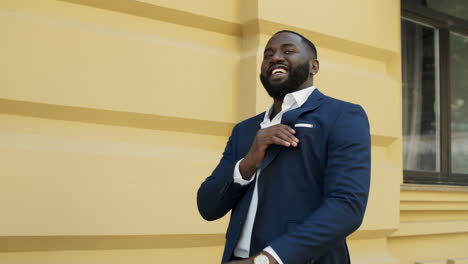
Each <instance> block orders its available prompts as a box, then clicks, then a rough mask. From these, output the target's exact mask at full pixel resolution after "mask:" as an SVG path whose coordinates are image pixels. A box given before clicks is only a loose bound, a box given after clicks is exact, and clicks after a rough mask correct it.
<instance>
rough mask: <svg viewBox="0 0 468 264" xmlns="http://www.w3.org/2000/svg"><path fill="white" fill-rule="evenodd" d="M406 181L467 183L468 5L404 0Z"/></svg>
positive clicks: (455, 0)
mask: <svg viewBox="0 0 468 264" xmlns="http://www.w3.org/2000/svg"><path fill="white" fill-rule="evenodd" d="M401 34H402V37H401V47H402V80H403V85H402V86H403V168H404V181H405V183H424V184H451V185H468V1H466V0H402V21H401Z"/></svg>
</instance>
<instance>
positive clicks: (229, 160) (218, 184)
mask: <svg viewBox="0 0 468 264" xmlns="http://www.w3.org/2000/svg"><path fill="white" fill-rule="evenodd" d="M237 142H238V125H237V126H235V127H234V129H233V131H232V134H231V136H230V137H229V141H228V143H227V145H226V148H225V150H224V153H223V157H222V158H221V161H220V162H219V164H218V166H217V167H216V168H215V170H214V171H213V173H212V174H211V175H210V176H209V177H208V178H206V180H205V181H204V182H203V183H202V184H201V186H200V188H199V189H198V193H197V205H198V211H199V212H200V214H201V215H202V217H203V218H204V219H206V220H209V221H211V220H216V219H218V218H221V217H223V216H224V215H225V214H226V213H227V212H229V210H231V209H232V208H233V207H234V205H235V204H236V202H237V201H238V200H239V199H240V198H241V197H242V195H243V194H244V193H245V190H246V189H247V186H249V185H241V184H239V183H235V182H234V168H235V165H236V163H237V161H238V159H239V157H238V153H237V147H236V143H237Z"/></svg>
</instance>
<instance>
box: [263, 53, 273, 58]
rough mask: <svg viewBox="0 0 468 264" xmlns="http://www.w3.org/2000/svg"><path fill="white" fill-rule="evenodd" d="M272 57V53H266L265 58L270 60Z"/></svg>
mask: <svg viewBox="0 0 468 264" xmlns="http://www.w3.org/2000/svg"><path fill="white" fill-rule="evenodd" d="M271 56H273V54H272V53H265V54H263V57H265V58H269V57H271Z"/></svg>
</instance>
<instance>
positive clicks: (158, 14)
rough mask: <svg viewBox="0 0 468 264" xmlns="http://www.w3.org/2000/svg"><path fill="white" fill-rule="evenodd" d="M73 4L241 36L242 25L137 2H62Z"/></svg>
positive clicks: (100, 0)
mask: <svg viewBox="0 0 468 264" xmlns="http://www.w3.org/2000/svg"><path fill="white" fill-rule="evenodd" d="M60 1H64V2H69V3H73V4H79V5H86V6H90V7H94V8H100V9H105V10H109V11H114V12H119V13H124V14H128V15H133V16H138V17H144V18H149V19H153V20H160V21H164V22H168V23H172V24H176V25H182V26H188V27H193V28H199V29H203V30H208V31H212V32H217V33H222V34H226V35H233V36H240V35H241V34H242V29H241V25H240V24H237V23H232V22H228V21H224V20H220V19H216V18H212V17H208V16H202V15H197V14H194V13H190V12H185V11H181V10H177V9H172V8H167V7H162V6H157V5H153V4H150V3H144V2H140V1H135V0H112V1H107V0H60Z"/></svg>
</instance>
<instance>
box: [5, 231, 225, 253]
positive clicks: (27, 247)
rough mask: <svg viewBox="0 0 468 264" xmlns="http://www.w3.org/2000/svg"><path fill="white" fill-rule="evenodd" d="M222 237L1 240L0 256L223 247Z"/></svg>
mask: <svg viewBox="0 0 468 264" xmlns="http://www.w3.org/2000/svg"><path fill="white" fill-rule="evenodd" d="M224 243H225V236H224V234H199V235H139V236H0V252H25V251H55V250H109V249H150V248H189V247H211V246H222V245H224Z"/></svg>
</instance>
